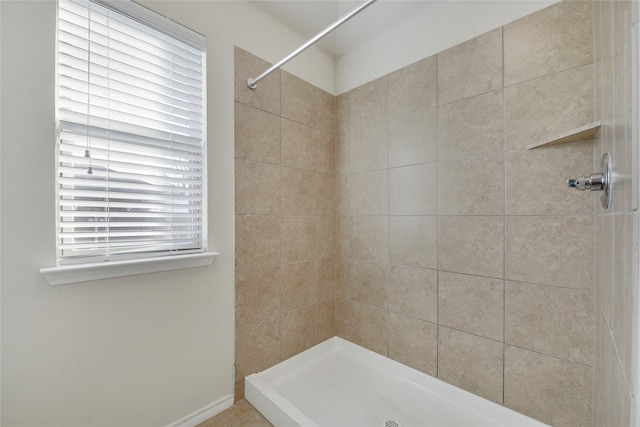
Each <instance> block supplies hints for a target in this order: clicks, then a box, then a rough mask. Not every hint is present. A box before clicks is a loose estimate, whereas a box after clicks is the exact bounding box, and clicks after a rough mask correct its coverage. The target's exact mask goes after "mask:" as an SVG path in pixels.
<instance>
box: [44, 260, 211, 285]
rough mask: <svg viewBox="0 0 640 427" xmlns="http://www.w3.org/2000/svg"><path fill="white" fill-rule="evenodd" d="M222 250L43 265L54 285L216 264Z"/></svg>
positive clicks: (47, 276)
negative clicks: (92, 262)
mask: <svg viewBox="0 0 640 427" xmlns="http://www.w3.org/2000/svg"><path fill="white" fill-rule="evenodd" d="M218 255H220V253H218V252H205V253H201V254H189V255H176V256H167V257H159V258H147V259H135V260H126V261H111V262H100V263H94V264H76V265H63V266H58V267H46V268H41V269H40V274H42V275H43V276H44V277H45V278H46V279H47V281H48V282H49V284H50V285H66V284H69V283H78V282H88V281H90V280H99V279H109V278H112V277H122V276H133V275H135V274H144V273H154V272H158V271H167V270H178V269H181V268H191V267H203V266H206V265H211V264H213V261H214V259H215V258H216V256H218Z"/></svg>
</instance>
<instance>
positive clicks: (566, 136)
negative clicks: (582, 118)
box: [527, 121, 600, 150]
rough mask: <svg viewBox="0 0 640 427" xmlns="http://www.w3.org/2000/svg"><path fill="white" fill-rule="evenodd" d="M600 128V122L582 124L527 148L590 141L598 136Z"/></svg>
mask: <svg viewBox="0 0 640 427" xmlns="http://www.w3.org/2000/svg"><path fill="white" fill-rule="evenodd" d="M599 129H600V122H599V121H597V122H593V123H589V124H588V125H584V126H580V127H579V128H576V129H573V130H571V131H569V132H565V133H561V134H560V135H556V136H553V137H551V138H549V139H546V140H544V141H538V142H534V143H533V144H529V145H527V150H531V149H532V148H539V147H548V146H551V145H558V144H566V143H568V142H581V141H590V140H592V139H594V138H595V137H596V135H597V134H598V130H599Z"/></svg>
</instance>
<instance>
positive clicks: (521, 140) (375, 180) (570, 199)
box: [235, 2, 602, 426]
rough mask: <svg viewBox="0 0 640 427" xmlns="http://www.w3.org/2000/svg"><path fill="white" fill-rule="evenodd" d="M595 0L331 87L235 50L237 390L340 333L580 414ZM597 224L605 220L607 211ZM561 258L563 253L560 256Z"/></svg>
mask: <svg viewBox="0 0 640 427" xmlns="http://www.w3.org/2000/svg"><path fill="white" fill-rule="evenodd" d="M593 9H594V7H593V5H592V3H590V2H562V3H558V4H556V5H554V6H551V7H549V8H547V9H544V10H542V11H540V12H537V13H535V14H533V15H530V16H528V17H525V18H523V19H520V20H518V21H516V22H513V23H511V24H509V25H506V26H504V27H501V28H498V29H496V30H493V31H491V32H488V33H486V34H483V35H481V36H479V37H476V38H474V39H472V40H469V41H467V42H465V43H463V44H461V45H458V46H455V47H453V48H451V49H448V50H446V51H444V52H441V53H439V54H437V55H434V56H431V57H428V58H425V59H423V60H421V61H419V62H416V63H414V64H412V65H409V66H407V67H405V68H403V69H401V70H398V71H395V72H393V73H390V74H388V75H386V76H383V77H381V78H379V79H376V80H374V81H372V82H369V83H367V84H364V85H362V86H360V87H357V88H355V89H353V90H351V91H349V92H347V93H344V94H341V95H339V96H337V97H333V96H332V95H330V94H328V93H326V92H324V91H322V90H320V89H318V88H315V87H313V86H311V85H310V84H308V83H306V82H304V81H302V80H300V79H298V78H296V77H294V76H292V75H291V74H289V73H287V72H285V71H278V72H276V73H274V74H273V75H271V76H269V77H268V78H266V79H265V80H264V81H263V82H261V85H260V88H259V89H258V90H256V91H251V90H250V89H248V88H247V87H246V84H245V82H246V79H247V76H251V75H254V74H257V73H259V72H261V71H262V70H263V69H265V68H266V67H267V66H268V64H267V63H265V62H264V61H262V60H260V59H259V58H256V57H255V56H253V55H251V54H249V53H248V52H245V51H243V50H241V49H236V56H235V61H236V63H235V64H236V105H235V112H236V113H235V114H236V122H235V133H236V136H235V138H236V142H235V144H236V145H235V153H236V154H235V155H236V165H235V166H236V168H235V170H236V182H235V186H236V383H237V387H236V395H237V396H241V395H242V393H243V391H242V378H243V377H244V376H245V375H248V374H250V373H253V372H256V371H260V370H263V369H265V368H267V367H269V366H272V365H274V364H276V363H277V362H279V361H281V360H284V359H286V358H288V357H290V356H292V355H294V354H296V353H298V352H300V351H302V350H304V349H306V348H308V347H311V346H312V345H314V344H316V343H318V342H321V341H323V340H325V339H326V338H329V337H331V336H333V335H338V336H341V337H343V338H346V339H349V340H351V341H353V342H355V343H357V344H360V345H362V346H364V347H367V348H369V349H372V350H374V351H376V352H379V353H381V354H383V355H386V356H389V357H391V358H393V359H396V360H398V361H400V362H402V363H405V364H407V365H409V366H411V367H413V368H416V369H418V370H420V371H423V372H426V373H428V374H430V375H432V376H435V377H438V378H440V379H442V380H444V381H447V382H449V383H452V384H454V385H456V386H459V387H461V388H463V389H466V390H469V391H471V392H473V393H476V394H478V395H480V396H483V397H485V398H487V399H490V400H492V401H495V402H498V403H501V404H504V405H506V406H508V407H510V408H513V409H515V410H518V411H520V412H523V413H525V414H527V415H530V416H532V417H534V418H537V419H540V420H542V421H544V422H547V423H550V424H552V425H557V426H586V425H590V423H591V413H592V410H591V394H592V384H591V382H592V366H593V354H592V353H593V351H592V347H593V337H592V334H593V324H594V318H596V319H598V318H599V317H597V316H595V315H594V292H593V288H594V268H593V263H592V260H593V258H594V234H593V229H594V225H595V221H596V220H595V219H594V207H593V200H592V195H591V194H588V193H585V192H577V191H570V190H569V189H567V188H565V180H566V179H567V178H568V177H572V176H578V175H582V174H584V173H586V172H591V168H592V167H593V163H594V160H593V159H594V152H593V150H594V149H593V146H594V145H593V143H590V142H580V143H570V144H565V145H560V146H551V147H542V148H536V149H533V150H527V149H526V146H527V145H528V144H531V143H534V142H536V141H540V140H544V139H546V138H549V137H552V136H554V135H556V134H560V133H563V132H566V131H568V130H571V129H574V128H577V127H579V126H582V125H585V124H587V123H590V122H592V121H594V117H595V113H596V112H595V111H594V91H593V87H594V83H593V82H594V57H593V36H592V26H593V22H592V20H593ZM601 222H602V221H600V222H599V223H601ZM568 260H571V262H568Z"/></svg>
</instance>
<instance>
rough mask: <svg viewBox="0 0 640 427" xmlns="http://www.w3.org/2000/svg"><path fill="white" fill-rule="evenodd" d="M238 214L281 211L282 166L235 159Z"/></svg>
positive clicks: (275, 212)
mask: <svg viewBox="0 0 640 427" xmlns="http://www.w3.org/2000/svg"><path fill="white" fill-rule="evenodd" d="M235 195H236V196H235V198H236V214H238V215H242V214H254V215H258V214H275V215H277V214H279V213H280V166H275V165H269V164H266V163H257V162H250V161H246V160H236V161H235Z"/></svg>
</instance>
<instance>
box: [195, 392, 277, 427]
mask: <svg viewBox="0 0 640 427" xmlns="http://www.w3.org/2000/svg"><path fill="white" fill-rule="evenodd" d="M197 427H273V425H272V424H271V423H270V422H269V421H267V419H266V418H265V417H263V416H262V414H260V412H258V410H257V409H256V408H254V407H253V406H252V405H251V404H250V403H249V402H247V401H246V400H244V399H242V400H239V401H237V402H236V403H235V404H234V405H233V406H232V407H230V408H229V409H227V410H225V411H223V412H221V413H219V414H218V415H216V416H215V417H213V418H209V419H208V420H207V421H205V422H203V423H201V424H198V426H197Z"/></svg>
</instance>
